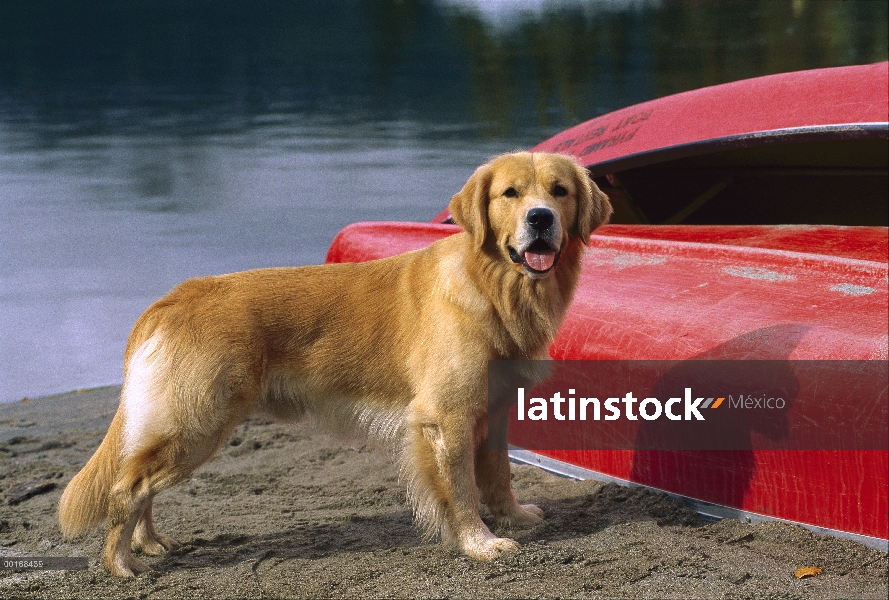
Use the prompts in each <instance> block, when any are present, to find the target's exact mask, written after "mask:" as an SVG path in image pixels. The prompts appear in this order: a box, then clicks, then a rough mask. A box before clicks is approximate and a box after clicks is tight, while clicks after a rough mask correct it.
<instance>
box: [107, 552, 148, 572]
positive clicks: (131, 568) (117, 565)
mask: <svg viewBox="0 0 889 600" xmlns="http://www.w3.org/2000/svg"><path fill="white" fill-rule="evenodd" d="M105 566H106V567H108V570H109V571H110V572H111V574H112V575H114V576H115V577H135V576H137V575H141V574H142V573H146V572H148V571H151V570H152V569H151V567H149V566H148V565H146V564H145V563H144V562H142V561H141V560H139V559H138V558H136V557H135V556H132V555H130V556H128V557H122V558H116V559H115V560H113V561H109V562H107V563H106V564H105Z"/></svg>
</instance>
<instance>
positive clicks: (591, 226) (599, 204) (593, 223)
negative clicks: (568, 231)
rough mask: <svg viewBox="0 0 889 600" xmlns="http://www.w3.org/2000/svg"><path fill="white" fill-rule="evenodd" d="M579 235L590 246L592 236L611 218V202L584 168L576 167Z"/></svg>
mask: <svg viewBox="0 0 889 600" xmlns="http://www.w3.org/2000/svg"><path fill="white" fill-rule="evenodd" d="M575 175H576V177H577V235H579V236H580V239H581V240H583V243H584V244H586V245H587V246H589V244H590V234H591V233H592V232H594V231H595V230H596V229H598V228H599V227H600V226H601V225H604V224H605V223H607V222H608V219H609V218H610V217H611V213H612V209H611V202H610V201H609V200H608V196H606V195H605V193H604V192H603V191H602V190H600V189H599V186H597V185H596V182H594V181H593V180H592V179H591V178H590V176H589V172H588V171H587V170H586V169H584V168H583V167H582V166H580V165H577V166H576V173H575Z"/></svg>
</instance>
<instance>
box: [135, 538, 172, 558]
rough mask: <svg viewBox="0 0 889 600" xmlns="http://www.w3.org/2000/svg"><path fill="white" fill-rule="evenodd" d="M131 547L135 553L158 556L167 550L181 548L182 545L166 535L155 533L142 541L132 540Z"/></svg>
mask: <svg viewBox="0 0 889 600" xmlns="http://www.w3.org/2000/svg"><path fill="white" fill-rule="evenodd" d="M132 547H133V550H134V551H135V552H142V554H147V555H149V556H158V555H160V554H164V553H165V552H167V551H169V550H175V549H177V548H181V547H182V544H180V543H179V542H177V541H176V540H174V539H173V538H171V537H170V536H168V535H164V534H162V533H157V534H154V535H153V536H151V537H149V538H145V539H142V540H136V539H135V538H134V539H133V546H132Z"/></svg>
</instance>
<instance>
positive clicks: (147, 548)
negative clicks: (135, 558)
mask: <svg viewBox="0 0 889 600" xmlns="http://www.w3.org/2000/svg"><path fill="white" fill-rule="evenodd" d="M153 502H154V498H151V499H149V500H148V506H146V507H145V510H144V511H142V516H141V517H139V520H138V521H137V522H136V529H135V530H134V531H133V543H132V548H133V550H135V551H137V552H142V553H143V554H148V555H152V556H156V555H158V554H163V553H164V552H166V551H167V550H175V549H176V548H179V547H180V546H181V544H180V543H179V542H177V541H176V540H174V539H173V538H171V537H170V536H168V535H164V534H162V533H158V532H157V530H156V529H155V528H154V523H153V522H152V519H151V505H152V503H153Z"/></svg>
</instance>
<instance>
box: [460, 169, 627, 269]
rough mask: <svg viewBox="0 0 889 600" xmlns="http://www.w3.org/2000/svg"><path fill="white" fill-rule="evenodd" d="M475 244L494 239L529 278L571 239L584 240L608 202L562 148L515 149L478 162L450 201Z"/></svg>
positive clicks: (553, 264) (602, 216)
mask: <svg viewBox="0 0 889 600" xmlns="http://www.w3.org/2000/svg"><path fill="white" fill-rule="evenodd" d="M450 211H451V214H452V215H453V217H454V220H455V221H456V222H457V224H458V225H460V226H461V227H463V229H465V230H466V231H467V232H468V233H469V235H470V236H472V240H473V243H474V244H475V246H476V247H477V248H478V249H482V248H483V247H485V246H486V244H488V245H490V244H494V245H495V246H496V251H497V252H499V253H500V254H501V255H502V256H503V258H504V259H506V260H509V261H511V262H512V263H513V264H514V265H515V268H516V269H518V270H521V271H522V272H523V273H524V274H525V275H527V276H528V277H531V278H535V279H536V278H542V277H546V276H547V275H549V274H550V273H551V272H552V271H553V269H554V268H555V267H556V265H557V264H558V261H559V257H560V254H561V252H562V249H563V248H565V246H566V244H568V243H569V242H570V241H571V240H572V239H580V240H582V241H583V243H584V244H589V240H590V233H592V232H593V231H594V230H595V229H596V228H597V227H599V226H600V225H602V224H603V223H605V222H606V221H607V220H608V217H609V216H610V215H611V204H610V203H609V202H608V197H607V196H606V195H605V194H603V193H602V192H601V191H600V190H599V188H598V187H596V184H595V183H593V181H592V180H591V179H590V178H589V176H588V174H587V171H586V169H584V168H583V167H582V166H581V165H580V164H578V163H577V161H575V160H574V159H573V158H571V157H569V156H564V155H561V154H544V153H534V154H532V153H530V152H518V153H515V154H505V155H503V156H499V157H497V158H495V159H493V160H492V161H490V162H489V163H487V164H485V165H482V166H481V167H479V168H478V169H477V170H476V172H475V173H474V174H473V175H472V177H470V178H469V181H467V182H466V185H465V186H463V189H462V190H460V192H459V193H457V194H456V195H455V196H454V197H453V199H452V200H451V204H450Z"/></svg>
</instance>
